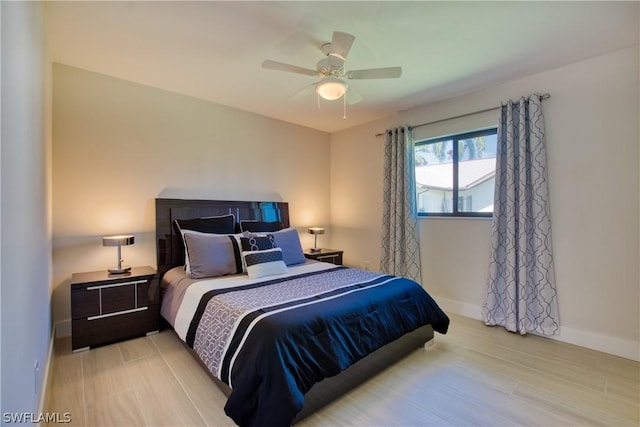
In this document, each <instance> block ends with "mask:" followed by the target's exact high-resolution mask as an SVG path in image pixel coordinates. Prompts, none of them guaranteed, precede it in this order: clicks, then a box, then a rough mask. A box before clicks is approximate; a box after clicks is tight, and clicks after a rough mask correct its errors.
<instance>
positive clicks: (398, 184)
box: [380, 126, 421, 282]
mask: <svg viewBox="0 0 640 427" xmlns="http://www.w3.org/2000/svg"><path fill="white" fill-rule="evenodd" d="M414 171H415V155H414V150H413V138H412V137H411V131H410V130H409V128H407V127H406V126H405V127H400V128H397V129H390V130H387V131H386V132H385V138H384V182H383V212H382V257H381V259H380V269H381V270H382V271H383V272H385V273H387V274H394V275H397V276H404V277H408V278H411V279H413V280H415V281H417V282H420V281H421V271H420V244H419V242H420V237H419V233H418V221H417V219H416V210H415V197H416V191H415V173H414Z"/></svg>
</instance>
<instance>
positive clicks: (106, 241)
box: [102, 235, 134, 274]
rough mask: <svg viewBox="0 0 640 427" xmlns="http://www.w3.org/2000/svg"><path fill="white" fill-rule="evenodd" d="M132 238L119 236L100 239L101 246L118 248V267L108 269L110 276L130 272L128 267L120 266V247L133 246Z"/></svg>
mask: <svg viewBox="0 0 640 427" xmlns="http://www.w3.org/2000/svg"><path fill="white" fill-rule="evenodd" d="M133 241H134V239H133V236H131V235H120V236H106V237H103V238H102V246H117V247H118V265H117V267H111V268H109V273H110V274H121V273H126V272H128V271H130V270H131V267H129V266H123V265H122V252H121V250H122V249H121V248H122V246H128V245H133Z"/></svg>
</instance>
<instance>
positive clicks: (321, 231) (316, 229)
mask: <svg viewBox="0 0 640 427" xmlns="http://www.w3.org/2000/svg"><path fill="white" fill-rule="evenodd" d="M309 234H313V237H314V238H315V240H314V243H313V248H311V249H309V250H310V251H311V252H320V248H318V234H324V228H322V227H310V228H309Z"/></svg>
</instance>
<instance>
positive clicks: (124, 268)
mask: <svg viewBox="0 0 640 427" xmlns="http://www.w3.org/2000/svg"><path fill="white" fill-rule="evenodd" d="M107 271H108V272H109V274H124V273H128V272H130V271H131V267H129V266H128V265H123V266H122V267H121V268H118V267H110V268H109V269H108V270H107Z"/></svg>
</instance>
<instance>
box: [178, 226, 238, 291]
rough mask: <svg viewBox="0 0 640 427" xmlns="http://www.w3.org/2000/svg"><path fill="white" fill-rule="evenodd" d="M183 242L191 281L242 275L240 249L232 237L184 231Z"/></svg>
mask: <svg viewBox="0 0 640 427" xmlns="http://www.w3.org/2000/svg"><path fill="white" fill-rule="evenodd" d="M184 242H185V247H186V250H187V259H188V261H189V266H190V274H191V278H193V279H203V278H205V277H218V276H226V275H228V274H239V273H242V258H241V257H240V248H239V246H238V241H237V240H236V237H235V236H234V235H223V234H211V233H198V232H193V231H188V230H187V231H185V233H184Z"/></svg>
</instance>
